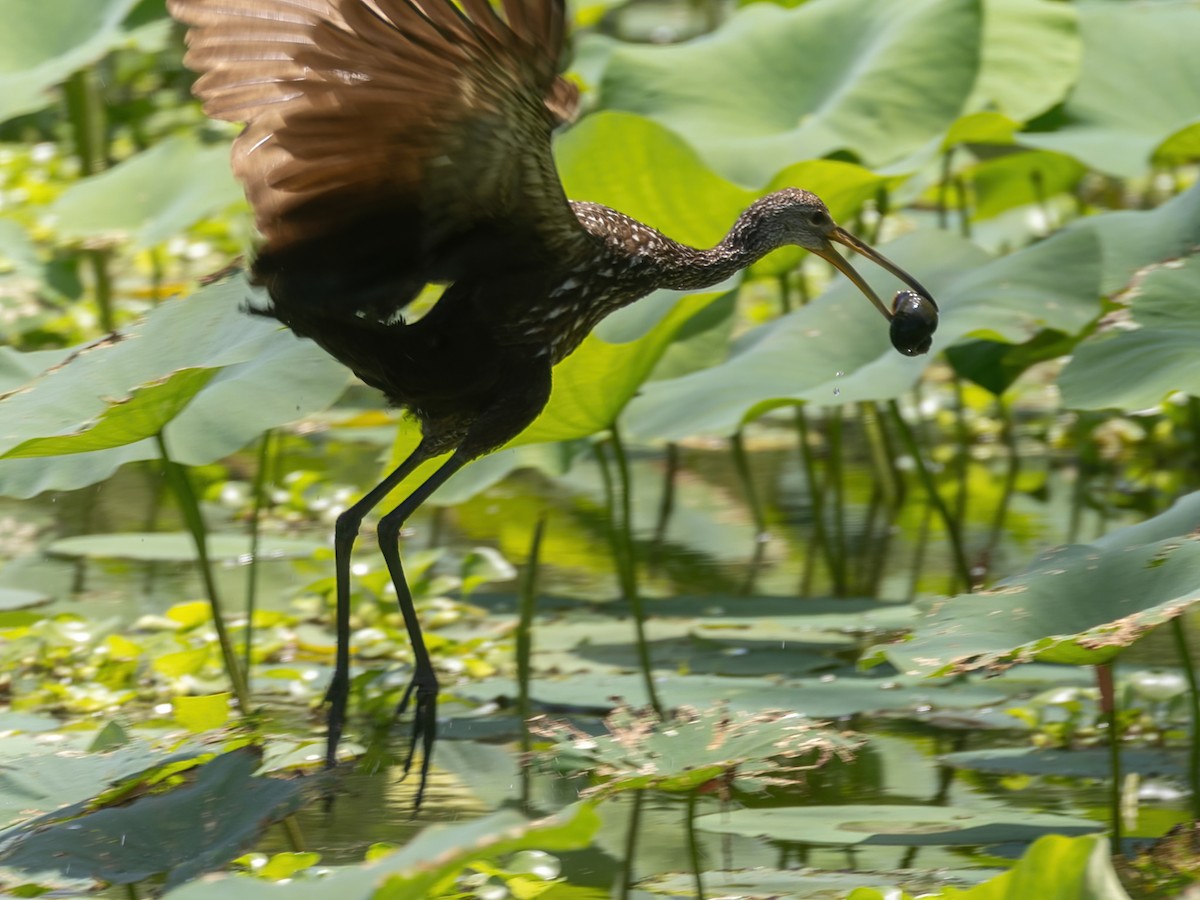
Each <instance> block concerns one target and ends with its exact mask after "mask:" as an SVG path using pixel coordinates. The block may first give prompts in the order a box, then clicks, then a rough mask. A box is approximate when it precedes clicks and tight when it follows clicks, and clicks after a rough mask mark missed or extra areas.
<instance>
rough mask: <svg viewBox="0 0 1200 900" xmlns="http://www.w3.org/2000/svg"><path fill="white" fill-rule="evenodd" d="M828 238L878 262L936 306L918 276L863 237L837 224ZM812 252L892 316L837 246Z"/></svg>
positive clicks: (889, 316)
mask: <svg viewBox="0 0 1200 900" xmlns="http://www.w3.org/2000/svg"><path fill="white" fill-rule="evenodd" d="M829 240H831V241H836V242H837V243H839V244H842V245H844V246H846V247H849V248H850V249H851V250H853V251H854V252H855V253H858V254H859V255H860V256H865V257H866V258H867V259H869V260H871V262H873V263H875V264H876V265H877V266H880V267H882V268H884V269H887V270H888V271H889V272H891V273H892V274H893V275H895V276H896V277H897V278H899V279H900V280H901V281H903V282H904V283H905V284H907V285H908V286H909V287H910V288H912V289H913V290H914V291H916V292H917V293H918V294H920V295H921V296H922V297H925V298H926V299H927V300H928V301H929V302H930V303H932V304H933V308H934V310H935V311H936V310H937V303H935V302H934V299H933V297H932V296H930V294H929V291H927V290H925V288H924V287H923V286H922V285H921V282H919V281H917V279H915V278H913V277H912V276H911V275H909V274H908V273H907V272H905V271H904V270H903V269H902V268H900V267H899V266H898V265H896V264H895V263H894V262H892V261H891V260H890V259H888V258H887V257H886V256H884V255H883V254H882V253H880V252H879V251H878V250H876V249H874V248H873V247H871V246H870V245H868V244H864V243H863V242H862V241H860V240H859V239H858V238H856V237H855V236H854V235H852V234H851V233H850V232H848V231H846V230H845V229H844V228H842V227H840V226H835V227H834V229H833V231H831V232H829ZM813 252H814V253H816V254H817V256H819V257H821V258H822V259H825V260H828V261H829V262H830V263H832V264H833V265H834V266H836V267H837V269H838V271H839V272H841V273H842V274H843V275H845V276H846V277H847V278H849V279H850V280H851V281H852V282H853V283H854V286H855V287H857V288H858V289H859V290H860V291H862V292H863V294H864V295H865V296H866V298H867V299H868V300H870V301H871V302H872V303H874V304H875V308H876V309H878V310H879V312H880V313H882V314H883V317H884V318H885V319H887V320H888V321H889V322H890V321H891V320H892V311H891V310H890V309H888V308H887V306H886V304H884V302H883V301H882V300H880V299H879V295H878V294H876V293H875V291H873V290H872V289H871V286H870V285H869V284H867V282H866V279H864V278H863V277H862V276H861V275H859V274H858V272H857V271H856V270H855V268H854V266H852V265H850V262H849V261H848V260H847V259H846V258H845V257H844V256H842V255H841V254H840V253H838V252H837V250H835V249H834V248H833V245H832V244H827V245H826V246H825V249H824V250H814V251H813Z"/></svg>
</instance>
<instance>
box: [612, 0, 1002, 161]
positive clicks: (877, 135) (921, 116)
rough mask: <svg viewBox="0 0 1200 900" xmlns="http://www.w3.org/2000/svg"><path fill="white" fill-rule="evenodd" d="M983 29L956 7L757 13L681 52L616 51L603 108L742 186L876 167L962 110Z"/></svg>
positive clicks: (853, 3)
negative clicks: (681, 145) (777, 177)
mask: <svg viewBox="0 0 1200 900" xmlns="http://www.w3.org/2000/svg"><path fill="white" fill-rule="evenodd" d="M982 18H983V17H982V15H981V12H980V9H979V5H978V4H975V3H960V2H955V0H912V2H908V3H896V4H879V3H875V2H873V0H845V2H839V3H806V4H803V5H801V6H799V7H797V8H795V9H790V10H788V9H782V8H780V7H778V6H775V5H774V4H770V3H757V4H753V5H751V6H746V7H743V8H742V9H740V10H738V11H737V13H736V14H734V15H733V16H732V17H731V18H730V19H729V20H728V21H727V22H726V23H725V25H724V26H723V27H722V28H720V29H719V30H718V31H716V32H715V33H713V34H711V35H708V36H705V37H702V38H698V39H696V40H694V41H691V42H689V43H686V44H680V45H676V46H669V47H652V46H630V45H621V46H618V47H615V48H614V49H613V50H612V53H611V55H610V56H609V59H608V64H607V66H606V68H605V71H604V77H603V81H602V83H601V89H600V102H601V105H602V106H605V107H607V108H610V109H622V110H626V111H629V112H636V113H639V114H641V115H644V116H647V117H649V118H652V119H654V120H655V121H658V122H660V123H662V124H663V125H665V126H667V127H668V128H670V129H672V130H673V131H675V132H677V133H678V134H680V135H681V136H683V138H685V139H686V140H687V141H688V143H690V144H691V145H692V146H693V147H695V148H696V149H697V150H698V151H699V152H700V154H701V156H702V157H703V158H704V160H705V161H706V162H707V163H708V164H709V165H711V166H712V167H713V168H714V169H716V170H717V171H718V172H720V173H721V174H723V175H724V176H725V177H727V178H731V179H733V180H734V181H738V182H741V183H743V184H763V183H764V182H766V181H767V180H769V179H770V178H771V177H772V176H773V175H774V174H775V173H776V172H778V171H779V170H780V169H782V168H784V167H785V166H787V165H790V164H791V163H794V162H796V161H797V160H800V159H811V158H815V157H820V156H826V155H828V154H830V153H832V152H833V151H836V150H850V151H852V152H854V153H855V154H857V155H858V156H859V157H860V158H862V159H863V160H865V161H866V162H867V163H868V164H870V165H875V166H877V165H879V164H882V163H886V162H890V161H894V160H896V159H899V158H900V157H902V156H904V155H905V154H907V153H910V152H912V151H913V150H916V149H917V148H919V147H921V146H923V145H924V144H926V143H927V142H928V141H930V140H932V139H934V138H936V137H937V136H939V135H940V134H941V133H942V131H943V130H944V129H946V128H947V127H948V126H949V125H950V124H951V123H952V122H953V121H954V120H955V119H956V118H957V117H958V115H959V113H960V112H961V111H962V110H963V107H964V104H965V103H966V101H967V99H968V97H969V96H970V94H971V91H972V88H973V85H974V83H975V79H976V74H977V72H978V71H979V66H980V52H981V48H980V44H981V39H982V29H983V22H982ZM931 59H937V60H938V64H937V65H936V66H932V65H925V64H924V62H925V61H927V60H931Z"/></svg>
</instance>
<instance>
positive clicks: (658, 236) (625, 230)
mask: <svg viewBox="0 0 1200 900" xmlns="http://www.w3.org/2000/svg"><path fill="white" fill-rule="evenodd" d="M769 199H770V198H764V199H763V200H760V201H758V202H757V203H755V204H754V205H752V206H751V207H750V208H749V209H747V210H746V211H745V212H744V213H742V214H741V216H739V217H738V220H737V221H736V222H735V223H734V225H733V227H732V228H731V229H730V230H729V233H728V234H727V235H725V237H724V238H723V239H722V240H721V241H720V243H718V244H717V245H716V246H715V247H712V248H710V249H707V250H702V249H699V248H696V247H690V246H688V245H687V244H681V243H680V242H679V241H676V240H673V239H672V238H669V237H667V236H666V235H665V234H663V233H662V232H660V231H657V230H655V229H653V228H651V227H650V226H648V225H644V224H642V223H641V222H639V221H637V220H636V219H634V218H631V217H629V216H627V215H625V214H624V213H621V212H618V211H616V210H614V209H610V208H609V207H607V206H602V205H600V204H598V203H581V202H573V203H572V204H571V205H572V207H573V208H574V210H575V215H576V216H577V217H578V218H579V220H580V222H581V223H582V224H583V226H584V228H586V229H587V230H588V231H589V232H591V233H592V234H593V235H595V236H596V237H599V238H601V239H602V240H603V241H604V243H605V245H606V246H607V247H608V248H609V249H610V251H611V252H612V253H613V254H614V255H615V256H619V257H624V258H626V259H627V260H628V265H629V267H630V269H631V271H633V272H636V273H637V277H638V279H639V281H641V282H642V283H644V284H646V285H648V286H651V287H652V288H667V289H670V290H678V291H689V290H699V289H702V288H706V287H711V286H712V285H714V284H719V283H720V282H722V281H724V280H725V279H727V278H729V277H730V276H732V275H734V274H735V273H736V272H738V271H740V270H741V269H744V268H745V267H746V266H749V265H751V264H753V263H755V262H757V261H758V260H759V259H761V258H762V257H764V256H766V255H767V254H768V253H770V252H771V251H772V250H775V249H778V248H779V247H782V246H784V245H785V244H786V243H788V241H787V240H786V239H785V238H784V235H783V234H781V233H780V231H779V229H777V228H774V227H771V216H770V213H771V211H772V210H773V209H774V207H773V205H772V204H771V203H770V202H768V201H769Z"/></svg>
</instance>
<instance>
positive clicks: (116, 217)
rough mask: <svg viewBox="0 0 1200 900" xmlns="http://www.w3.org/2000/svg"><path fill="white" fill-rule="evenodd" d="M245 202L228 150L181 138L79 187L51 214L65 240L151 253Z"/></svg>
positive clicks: (64, 195)
mask: <svg viewBox="0 0 1200 900" xmlns="http://www.w3.org/2000/svg"><path fill="white" fill-rule="evenodd" d="M241 199H242V190H241V188H240V187H239V186H238V183H237V182H236V181H235V180H234V178H233V175H232V173H231V172H230V170H229V148H228V147H227V146H225V145H224V144H209V145H205V144H201V143H200V142H199V141H197V140H196V139H195V138H194V137H191V136H178V137H172V138H168V139H167V140H164V141H162V142H161V143H158V144H156V145H154V146H153V147H151V148H150V149H149V150H146V151H144V152H142V153H139V154H137V155H136V156H133V157H131V158H130V159H128V160H126V161H124V162H122V163H121V164H120V165H117V166H114V167H113V168H111V169H109V170H108V171H106V172H101V173H100V174H99V175H94V176H93V177H91V178H84V179H82V180H80V181H77V182H75V183H74V184H73V185H71V186H70V187H69V188H67V190H65V191H64V192H63V193H62V195H61V196H60V197H59V198H58V200H57V201H55V203H54V205H53V207H52V210H53V213H54V215H56V216H57V217H58V228H59V231H60V233H61V234H62V236H63V237H65V238H89V237H97V236H103V237H112V238H121V239H125V240H129V241H131V242H132V243H133V245H134V246H135V247H153V246H154V245H155V244H160V243H162V242H163V241H165V240H167V238H170V237H172V236H174V235H176V234H179V233H180V232H182V231H184V230H185V229H187V228H188V227H189V226H191V225H193V224H195V223H196V222H197V221H199V220H200V219H202V218H204V217H205V216H209V215H212V214H214V213H217V212H220V211H221V210H223V209H225V208H226V207H227V206H230V205H231V204H233V203H237V202H239V201H241Z"/></svg>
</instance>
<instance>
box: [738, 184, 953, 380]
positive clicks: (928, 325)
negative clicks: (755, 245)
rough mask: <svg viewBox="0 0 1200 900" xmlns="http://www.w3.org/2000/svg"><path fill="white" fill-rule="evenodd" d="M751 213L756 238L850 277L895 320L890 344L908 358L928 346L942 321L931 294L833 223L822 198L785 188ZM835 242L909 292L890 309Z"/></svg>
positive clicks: (892, 263) (879, 254) (905, 292)
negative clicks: (811, 256) (795, 249)
mask: <svg viewBox="0 0 1200 900" xmlns="http://www.w3.org/2000/svg"><path fill="white" fill-rule="evenodd" d="M749 212H750V214H751V215H750V218H751V219H757V220H758V227H757V229H756V231H757V232H758V236H759V237H760V239H762V240H765V241H767V242H768V244H769V245H770V247H771V248H775V247H783V246H787V245H795V246H797V247H803V248H804V249H805V250H808V251H809V252H810V253H815V254H816V255H817V256H819V257H821V258H822V259H825V260H828V261H829V262H830V263H831V264H832V265H833V266H834V267H836V268H837V269H838V271H840V272H841V273H842V274H843V275H845V276H846V277H847V278H849V279H850V281H852V282H853V283H854V286H855V287H857V288H858V289H859V290H860V291H862V292H863V294H864V295H865V296H866V298H867V299H868V300H870V301H871V302H872V303H873V304H875V308H876V309H878V310H879V312H880V313H882V314H883V317H884V318H885V319H887V320H888V321H889V322H890V323H891V336H892V344H893V345H894V346H895V347H896V349H897V350H899V351H900V352H901V353H903V354H905V355H906V356H917V355H920V354H922V353H925V352H926V351H928V350H929V347H930V345H931V343H932V340H931V335H932V334H933V332H934V330H935V329H936V328H937V320H938V307H937V303H935V302H934V299H933V297H932V296H930V294H929V292H928V291H927V290H925V288H924V287H922V286H921V283H920V282H918V281H917V280H916V279H915V278H913V277H912V276H911V275H909V274H908V273H907V272H906V271H904V270H903V269H902V268H900V267H899V266H898V265H896V264H895V263H894V262H892V261H891V260H890V259H888V258H887V257H886V256H884V255H883V254H882V253H880V252H879V251H878V250H875V249H874V248H873V247H871V246H870V245H868V244H865V243H863V242H862V241H860V240H859V239H858V238H856V237H855V236H854V235H852V234H851V233H850V232H848V231H846V229H844V228H842V227H841V226H840V225H838V224H837V223H836V222H834V221H833V216H831V215H830V214H829V209H828V208H827V207H826V206H825V204H824V202H823V201H822V200H821V198H820V197H818V196H817V195H816V194H813V193H810V192H809V191H804V190H801V189H800V188H785V189H784V190H781V191H775V192H774V193H772V194H768V195H767V196H766V197H763V198H762V199H761V200H759V201H758V202H756V203H755V204H754V205H753V206H752V207H751V208H750V210H749ZM834 244H841V245H842V246H844V247H849V248H850V249H851V250H853V251H855V252H856V253H858V254H859V255H861V256H864V257H866V258H867V259H869V260H871V261H872V262H873V263H875V264H876V265H878V266H881V267H882V268H884V269H886V270H887V271H889V272H891V273H892V274H893V275H895V276H896V277H897V278H899V279H900V280H901V281H903V282H904V283H905V284H906V285H908V286H909V287H910V288H911V290H909V291H901V292H900V293H898V294H896V297H895V300H894V302H893V305H892V308H891V309H889V308H888V307H887V306H886V305H885V304H884V302H883V301H882V300H881V299H879V295H878V294H876V293H875V291H874V289H873V288H872V287H871V286H870V285H869V284H867V282H866V279H864V278H863V277H862V276H861V275H859V274H858V272H857V271H856V270H855V268H854V266H852V265H850V262H849V261H848V260H847V259H846V258H845V257H843V256H842V255H841V254H840V253H838V252H837V250H836V249H835V248H834V246H833V245H834Z"/></svg>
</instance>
